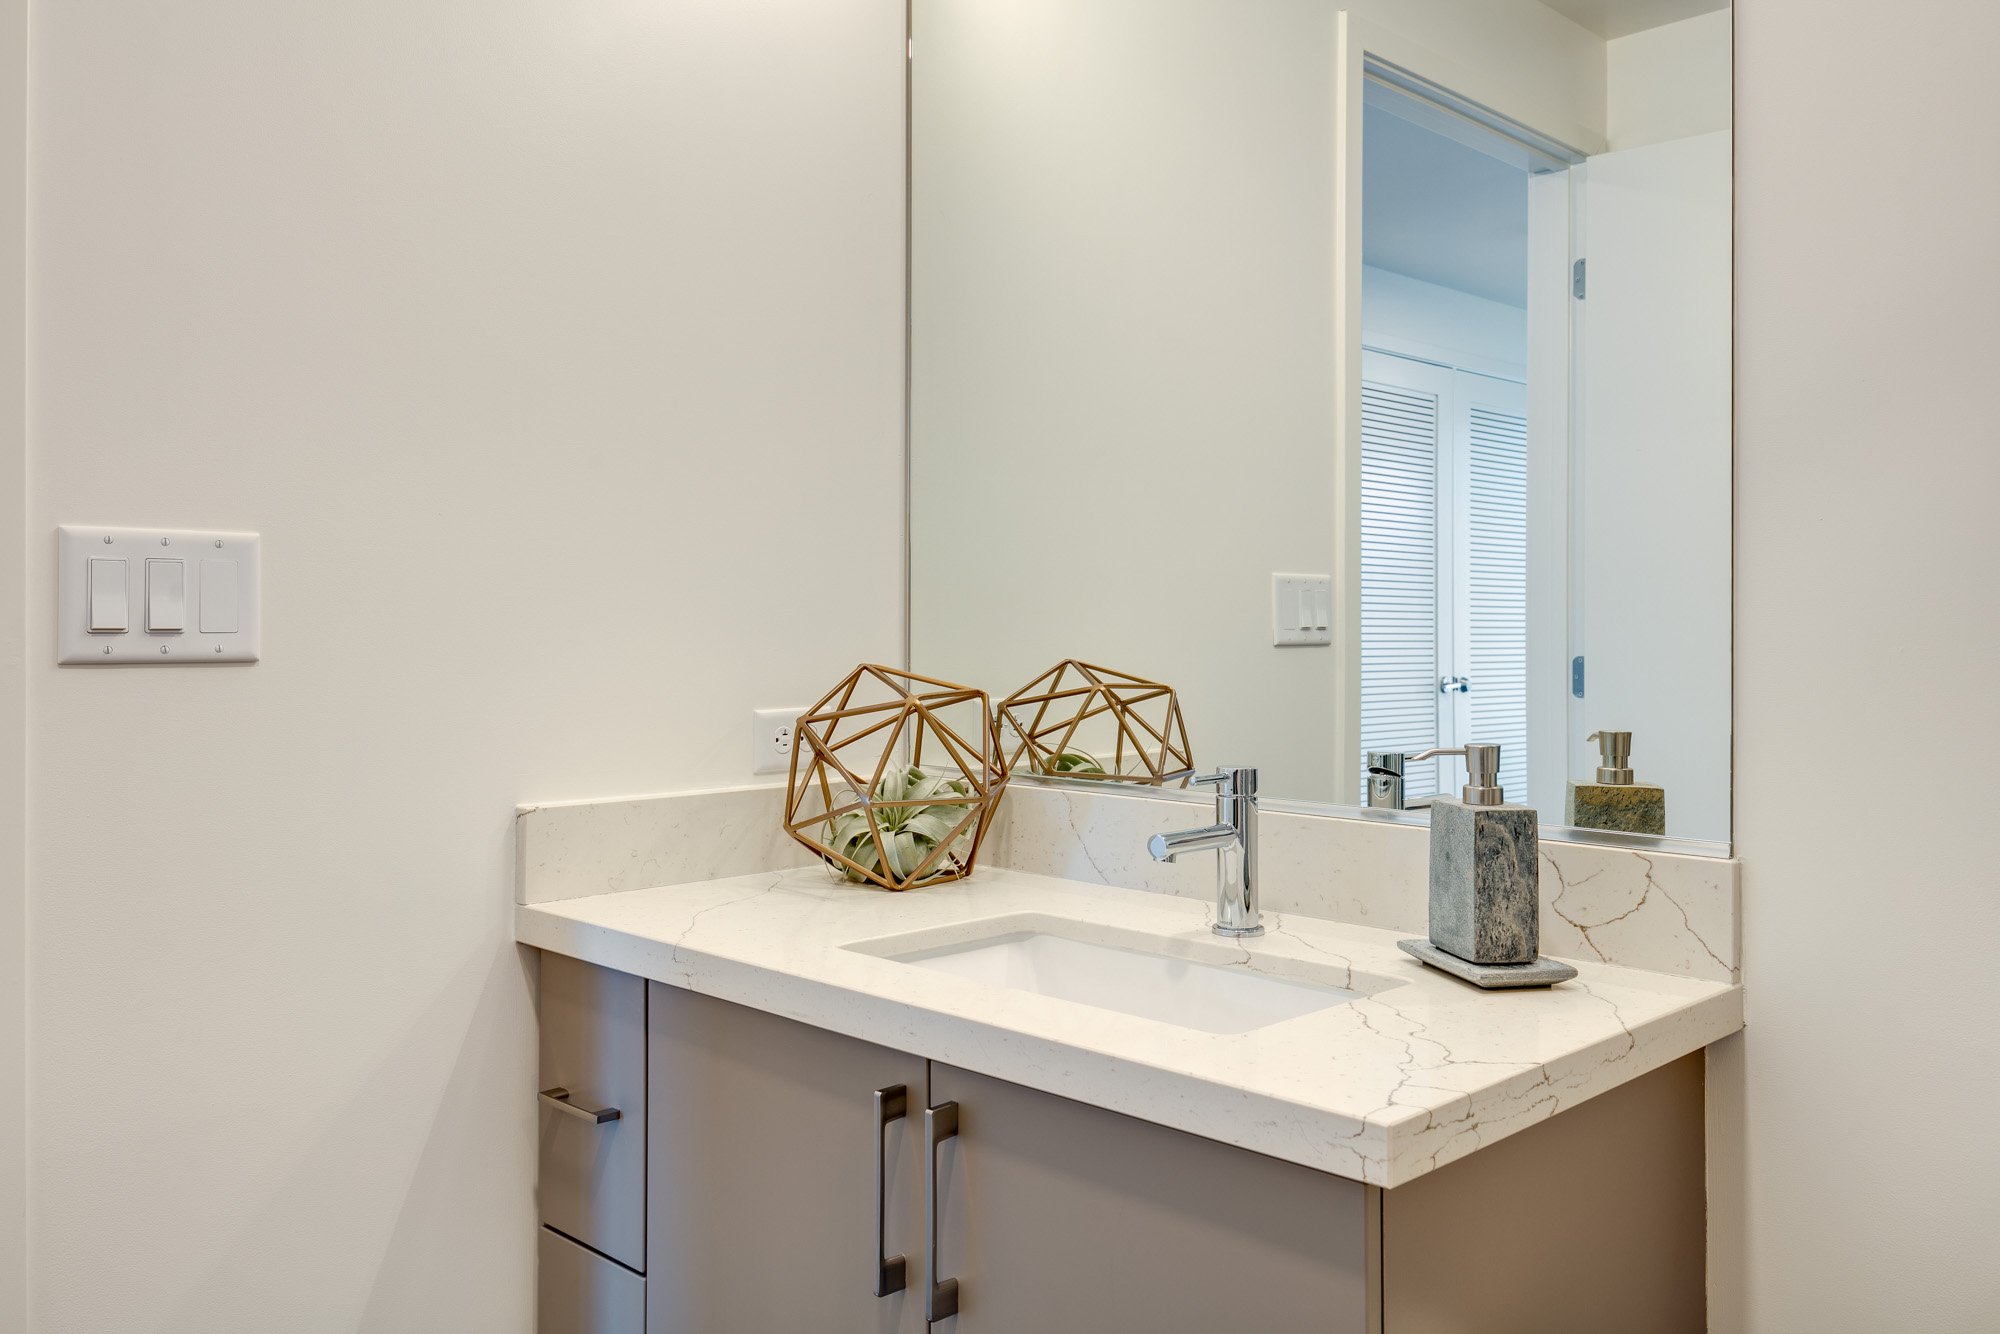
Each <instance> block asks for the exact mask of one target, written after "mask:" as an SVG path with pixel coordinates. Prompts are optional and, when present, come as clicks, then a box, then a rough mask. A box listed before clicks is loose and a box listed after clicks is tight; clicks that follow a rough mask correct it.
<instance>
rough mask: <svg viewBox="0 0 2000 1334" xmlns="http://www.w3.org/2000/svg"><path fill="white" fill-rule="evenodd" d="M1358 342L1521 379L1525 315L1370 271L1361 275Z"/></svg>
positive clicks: (1513, 308)
mask: <svg viewBox="0 0 2000 1334" xmlns="http://www.w3.org/2000/svg"><path fill="white" fill-rule="evenodd" d="M1361 341H1362V342H1363V343H1364V344H1366V345H1367V346H1369V347H1372V348H1375V349H1377V350H1379V351H1383V352H1394V353H1397V354H1398V355H1401V356H1412V357H1421V358H1425V359H1428V360H1433V361H1439V360H1441V361H1447V362H1449V363H1450V364H1451V365H1454V366H1459V367H1462V368H1464V369H1466V370H1474V371H1478V372H1479V373H1480V374H1482V375H1498V376H1502V377H1505V378H1507V379H1510V380H1519V379H1522V378H1524V377H1525V376H1526V374H1527V368H1528V312H1527V311H1525V310H1523V309H1521V308H1520V307H1518V306H1508V305H1503V304H1501V303H1500V302H1498V301H1488V300H1487V299H1486V298H1484V297H1477V296H1473V295H1471V294H1470V293H1468V292H1459V291H1454V290H1453V289H1452V288H1449V287H1440V286H1439V285H1438V284H1436V283H1427V282H1424V281H1422V280H1421V279H1418V278H1412V277H1409V276H1408V275H1406V274H1401V273H1392V272H1390V271H1389V270H1387V269H1378V268H1375V267H1373V266H1367V267H1364V268H1363V269H1362V270H1361Z"/></svg>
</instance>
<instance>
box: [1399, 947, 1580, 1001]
mask: <svg viewBox="0 0 2000 1334" xmlns="http://www.w3.org/2000/svg"><path fill="white" fill-rule="evenodd" d="M1396 948H1397V949H1399V950H1401V951H1403V953H1405V954H1408V955H1411V956H1413V957H1414V958H1417V959H1419V960H1421V961H1422V962H1424V963H1427V964H1429V965H1430V966H1431V967H1433V968H1436V969H1438V970H1440V971H1441V972H1446V973H1450V974H1451V975H1452V976H1453V977H1458V978H1463V979H1465V980H1466V981H1467V982H1470V983H1472V985H1473V986H1475V987H1485V988H1486V989H1487V990H1488V991H1498V990H1502V989H1504V988H1508V987H1552V986H1554V985H1555V984H1556V983H1558V982H1567V981H1569V980H1570V979H1571V978H1572V977H1575V976H1576V969H1574V968H1572V967H1570V966H1569V965H1568V964H1566V963H1562V962H1560V961H1558V960H1556V959H1551V958H1549V957H1548V956H1547V955H1538V956H1536V958H1535V961H1534V962H1533V963H1472V962H1470V961H1469V960H1465V959H1461V958H1459V957H1458V956H1457V955H1456V954H1447V953H1446V952H1445V951H1443V950H1441V949H1439V948H1438V947H1437V946H1435V945H1433V944H1431V943H1430V942H1429V941H1428V940H1399V941H1397V942H1396Z"/></svg>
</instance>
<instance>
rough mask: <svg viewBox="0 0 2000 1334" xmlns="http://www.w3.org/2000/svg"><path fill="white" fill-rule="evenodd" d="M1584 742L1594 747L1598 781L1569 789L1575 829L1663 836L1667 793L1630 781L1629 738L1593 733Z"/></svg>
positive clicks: (1621, 734) (1624, 734) (1627, 734)
mask: <svg viewBox="0 0 2000 1334" xmlns="http://www.w3.org/2000/svg"><path fill="white" fill-rule="evenodd" d="M1586 739H1587V740H1590V741H1595V742H1596V743H1597V749H1598V765H1597V781H1596V782H1595V783H1577V782H1572V783H1571V784H1570V785H1569V810H1568V811H1567V812H1565V815H1566V817H1567V819H1568V821H1569V823H1570V824H1571V825H1573V826H1574V827H1576V828H1578V829H1616V830H1619V831H1621V832H1623V833H1627V834H1664V833H1666V832H1667V790H1666V789H1665V788H1663V787H1654V786H1652V785H1651V784H1648V783H1636V782H1634V781H1632V734H1631V733H1630V732H1592V733H1591V734H1590V736H1589V737H1588V738H1586Z"/></svg>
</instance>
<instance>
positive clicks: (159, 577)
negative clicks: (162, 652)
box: [146, 560, 187, 635]
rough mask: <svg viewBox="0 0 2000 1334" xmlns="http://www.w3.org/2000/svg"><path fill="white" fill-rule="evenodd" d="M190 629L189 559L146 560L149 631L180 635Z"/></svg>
mask: <svg viewBox="0 0 2000 1334" xmlns="http://www.w3.org/2000/svg"><path fill="white" fill-rule="evenodd" d="M185 629H187V562H186V561H184V560H149V561H147V562H146V633H147V634H149V635H177V634H179V633H180V632H181V631H183V630H185Z"/></svg>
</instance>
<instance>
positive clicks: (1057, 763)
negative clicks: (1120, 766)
mask: <svg viewBox="0 0 2000 1334" xmlns="http://www.w3.org/2000/svg"><path fill="white" fill-rule="evenodd" d="M1043 772H1044V773H1050V774H1101V773H1106V772H1108V771H1107V770H1106V769H1105V767H1104V762H1103V761H1102V760H1099V759H1098V758H1097V757H1096V756H1095V755H1092V754H1091V753H1090V752H1089V751H1086V750H1065V751H1063V752H1061V753H1060V754H1056V755H1051V756H1050V757H1049V759H1048V762H1047V764H1046V765H1045V766H1044V767H1043Z"/></svg>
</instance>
